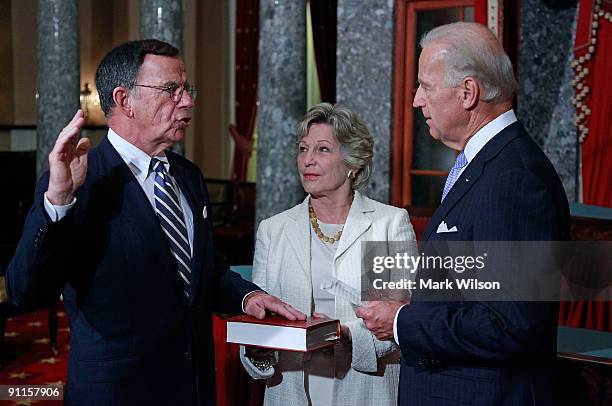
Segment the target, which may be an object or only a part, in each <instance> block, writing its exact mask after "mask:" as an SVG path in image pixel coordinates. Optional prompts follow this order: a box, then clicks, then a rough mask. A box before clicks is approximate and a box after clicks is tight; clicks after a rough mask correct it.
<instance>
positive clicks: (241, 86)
mask: <svg viewBox="0 0 612 406" xmlns="http://www.w3.org/2000/svg"><path fill="white" fill-rule="evenodd" d="M258 43H259V0H238V1H237V2H236V45H235V48H236V71H235V83H236V93H235V95H236V96H235V105H234V109H235V110H234V111H235V117H236V123H235V124H232V125H230V128H229V131H230V135H231V136H232V138H233V139H234V141H235V146H234V161H233V165H232V180H234V181H246V176H247V166H248V162H249V158H250V157H251V148H252V144H253V130H254V128H255V115H256V113H257V74H258V58H259V49H258V46H259V45H258Z"/></svg>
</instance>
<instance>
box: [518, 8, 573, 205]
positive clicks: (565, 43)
mask: <svg viewBox="0 0 612 406" xmlns="http://www.w3.org/2000/svg"><path fill="white" fill-rule="evenodd" d="M577 16H578V12H577V7H576V6H575V5H574V7H570V8H565V9H562V10H554V9H551V8H549V7H548V6H546V5H545V4H544V2H542V1H540V0H523V3H521V15H520V19H521V32H520V44H521V46H520V50H519V66H518V71H519V78H518V79H519V93H518V111H517V115H518V118H519V120H521V121H522V122H523V124H524V125H525V127H526V128H527V130H528V131H529V134H530V135H531V136H532V137H533V139H534V140H535V141H536V142H537V143H538V144H539V145H540V146H541V147H542V149H543V150H544V152H545V153H546V155H547V156H548V158H549V159H550V160H551V162H552V163H553V165H554V167H555V169H556V170H557V173H558V174H559V176H560V177H561V181H562V182H563V186H564V187H565V192H566V194H567V198H568V200H569V201H570V202H573V201H576V175H577V174H576V166H577V165H576V158H577V148H576V146H577V144H576V139H577V135H576V126H575V124H574V119H575V116H576V111H575V108H574V106H573V105H572V97H573V94H574V90H573V88H572V85H571V83H570V82H571V80H572V78H573V72H572V69H571V62H572V59H573V46H574V38H575V35H576V25H577V18H578V17H577Z"/></svg>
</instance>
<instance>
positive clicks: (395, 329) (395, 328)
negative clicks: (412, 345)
mask: <svg viewBox="0 0 612 406" xmlns="http://www.w3.org/2000/svg"><path fill="white" fill-rule="evenodd" d="M404 306H406V305H402V307H400V308H399V309H397V312H396V313H395V318H394V319H393V339H394V340H395V344H397V345H399V337H398V336H397V316H399V314H400V312H401V311H402V308H403V307H404Z"/></svg>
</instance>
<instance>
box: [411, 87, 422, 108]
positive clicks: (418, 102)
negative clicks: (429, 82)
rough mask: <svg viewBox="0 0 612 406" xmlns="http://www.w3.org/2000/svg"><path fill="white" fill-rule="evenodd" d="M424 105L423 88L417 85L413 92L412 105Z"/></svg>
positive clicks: (416, 106)
mask: <svg viewBox="0 0 612 406" xmlns="http://www.w3.org/2000/svg"><path fill="white" fill-rule="evenodd" d="M424 106H425V99H424V98H423V89H422V88H421V86H420V85H419V87H418V89H417V91H416V93H415V94H414V100H413V101H412V107H415V108H419V107H424Z"/></svg>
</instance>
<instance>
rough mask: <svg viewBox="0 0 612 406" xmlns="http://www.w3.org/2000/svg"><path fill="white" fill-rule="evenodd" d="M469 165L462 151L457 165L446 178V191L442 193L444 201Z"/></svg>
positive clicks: (456, 161)
mask: <svg viewBox="0 0 612 406" xmlns="http://www.w3.org/2000/svg"><path fill="white" fill-rule="evenodd" d="M467 163H468V162H467V159H466V158H465V154H464V153H463V151H461V152H460V153H459V155H457V159H456V160H455V165H453V167H452V168H451V170H450V172H449V173H448V178H446V183H445V184H444V191H443V192H442V200H444V198H445V197H446V195H447V194H448V192H450V190H451V188H452V187H453V185H454V184H455V182H456V181H457V179H458V178H459V174H460V173H461V170H462V169H463V168H464V167H465V165H467ZM442 200H440V201H442Z"/></svg>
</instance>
